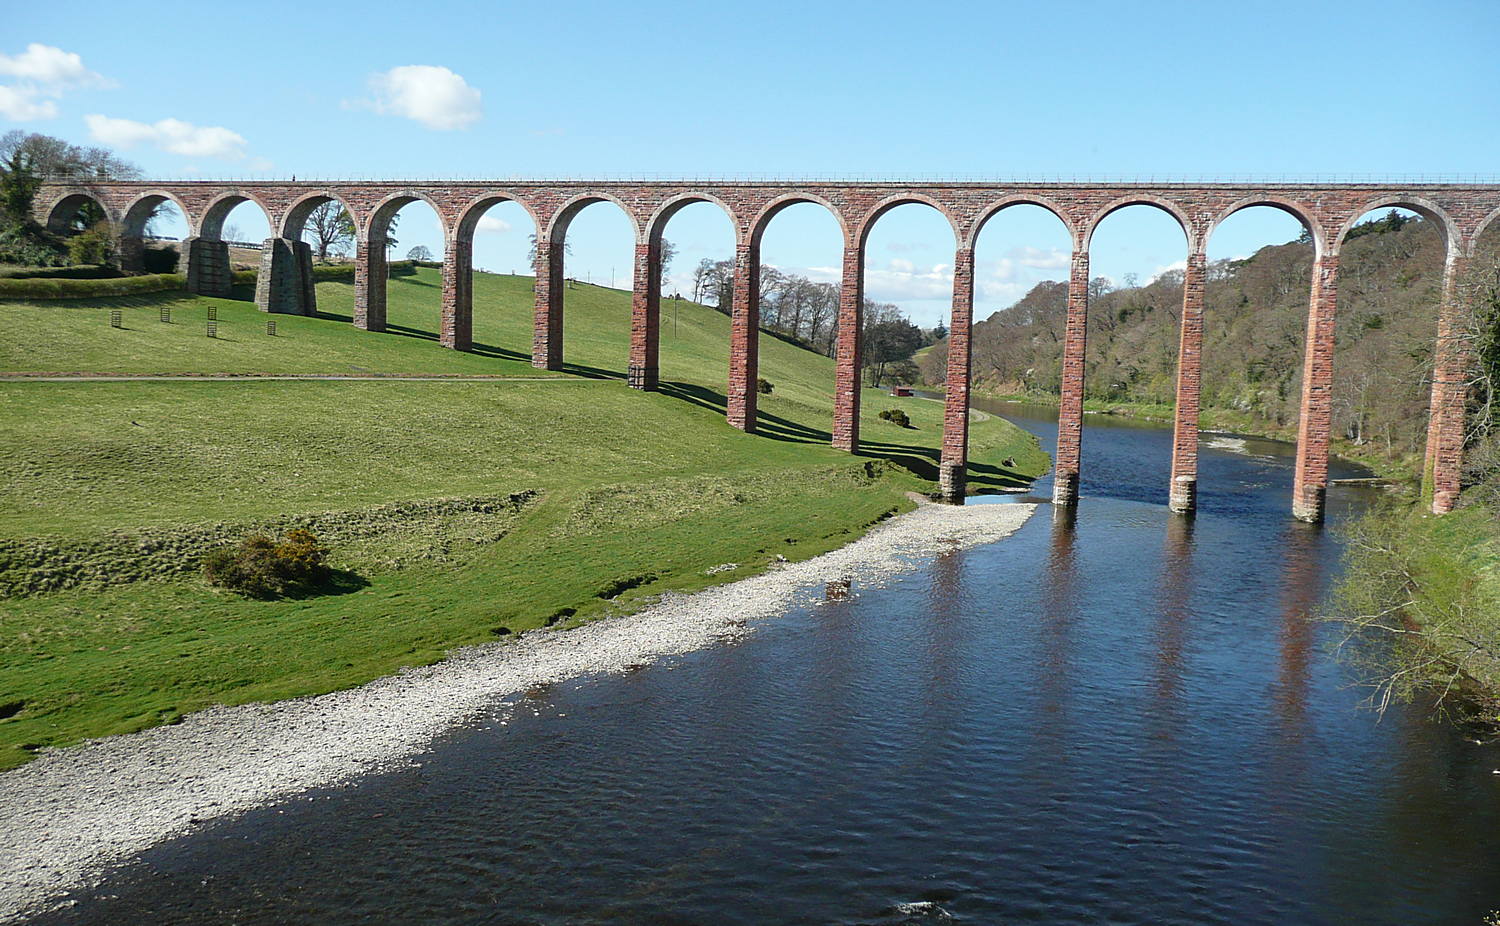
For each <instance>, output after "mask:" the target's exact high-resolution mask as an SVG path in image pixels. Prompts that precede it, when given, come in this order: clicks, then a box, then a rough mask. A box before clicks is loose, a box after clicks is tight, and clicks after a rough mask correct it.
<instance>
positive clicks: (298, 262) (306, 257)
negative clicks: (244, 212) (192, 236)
mask: <svg viewBox="0 0 1500 926" xmlns="http://www.w3.org/2000/svg"><path fill="white" fill-rule="evenodd" d="M328 227H334V228H336V229H337V237H335V238H330V239H328V240H329V241H330V242H337V243H319V248H318V251H317V252H315V251H314V244H313V242H314V241H319V238H318V233H319V230H320V229H321V228H328ZM358 228H359V220H358V216H357V215H356V213H355V212H354V210H352V209H350V208H349V205H348V203H345V202H344V201H343V200H341V199H339V198H338V197H337V196H335V195H334V194H332V193H329V192H321V191H320V192H316V193H308V194H306V195H304V196H303V197H302V198H301V199H299V200H297V201H296V202H295V203H293V204H292V206H291V208H290V209H288V210H287V212H286V215H285V216H283V217H282V220H281V228H280V229H279V234H276V235H274V236H273V237H270V238H267V239H266V241H265V245H264V247H263V249H262V251H261V255H260V270H259V272H258V273H257V274H256V278H255V303H256V305H257V306H258V307H259V308H260V310H261V311H263V312H281V313H289V314H294V315H316V314H318V297H317V289H316V283H317V275H316V274H315V273H314V271H313V264H314V261H315V259H316V258H315V254H316V253H321V254H322V255H323V257H322V259H323V260H325V261H328V260H334V259H336V257H335V255H336V254H337V253H347V251H345V250H344V249H346V248H347V247H349V242H350V240H351V239H354V245H353V246H354V247H355V248H356V250H357V249H358V247H359V244H360V243H359V242H358V240H357V238H356V236H357V234H358ZM309 237H311V238H312V239H313V241H309V240H308V238H309ZM354 276H355V277H356V294H355V309H354V318H355V323H356V324H357V325H358V324H359V323H360V321H361V320H362V316H361V312H360V309H361V300H360V295H359V289H360V288H359V285H358V276H359V274H358V273H357V272H356V273H355V274H354ZM379 276H380V277H381V279H382V280H383V278H384V269H383V268H382V269H381V271H380V274H379ZM381 294H382V295H383V294H384V289H383V288H382V289H381ZM335 317H337V316H335ZM379 320H380V323H379V325H378V326H376V327H375V328H374V330H377V331H378V330H381V328H383V327H384V307H383V306H382V307H381V311H380V314H379ZM360 327H364V326H363V325H360Z"/></svg>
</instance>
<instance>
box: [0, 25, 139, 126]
mask: <svg viewBox="0 0 1500 926" xmlns="http://www.w3.org/2000/svg"><path fill="white" fill-rule="evenodd" d="M0 76H4V77H13V78H15V79H16V83H13V84H0V115H3V116H5V117H6V118H7V119H13V120H15V121H17V122H27V121H30V120H33V119H53V118H56V117H57V104H56V103H53V102H52V101H53V100H55V99H58V98H60V97H61V96H62V95H63V94H64V93H67V92H69V91H71V90H78V89H82V88H86V87H108V86H112V85H111V83H110V82H109V81H108V80H106V79H105V78H104V77H102V76H100V75H99V74H96V73H94V72H93V71H90V70H89V69H88V68H86V67H84V66H83V59H82V58H81V57H79V56H78V55H77V54H74V53H73V52H67V51H63V50H62V49H61V48H55V47H53V46H51V45H42V44H39V43H37V42H32V43H31V44H30V45H27V46H26V50H25V51H24V52H22V53H21V54H19V55H0Z"/></svg>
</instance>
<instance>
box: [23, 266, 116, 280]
mask: <svg viewBox="0 0 1500 926" xmlns="http://www.w3.org/2000/svg"><path fill="white" fill-rule="evenodd" d="M121 276H124V274H123V273H121V272H120V271H118V270H116V269H115V268H113V267H104V266H100V265H98V264H81V265H79V266H77V267H45V266H36V265H30V266H25V267H9V268H6V269H4V270H0V280H38V279H46V280H107V279H114V278H115V277H121Z"/></svg>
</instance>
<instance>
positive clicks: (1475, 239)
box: [1466, 209, 1500, 257]
mask: <svg viewBox="0 0 1500 926" xmlns="http://www.w3.org/2000/svg"><path fill="white" fill-rule="evenodd" d="M1496 219H1500V209H1496V210H1495V211H1494V212H1491V213H1490V214H1489V215H1487V216H1485V217H1484V220H1483V221H1481V222H1480V223H1479V226H1478V227H1477V228H1475V229H1474V234H1473V235H1472V236H1471V237H1470V238H1469V247H1468V248H1467V251H1466V253H1467V254H1468V255H1469V256H1470V257H1472V256H1474V253H1475V249H1476V248H1478V247H1479V239H1480V238H1482V237H1483V236H1484V232H1485V230H1486V229H1487V228H1489V227H1490V225H1492V224H1493V223H1494V222H1495V220H1496Z"/></svg>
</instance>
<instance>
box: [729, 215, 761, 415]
mask: <svg viewBox="0 0 1500 926" xmlns="http://www.w3.org/2000/svg"><path fill="white" fill-rule="evenodd" d="M759 377H760V245H759V244H744V243H741V244H740V245H738V246H737V247H736V248H735V250H734V302H733V305H732V308H731V310H730V322H729V395H728V409H727V411H728V414H727V417H728V419H729V425H730V427H734V428H739V429H740V430H741V431H745V432H748V433H754V431H755V405H756V388H755V387H756V380H757V379H759Z"/></svg>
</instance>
